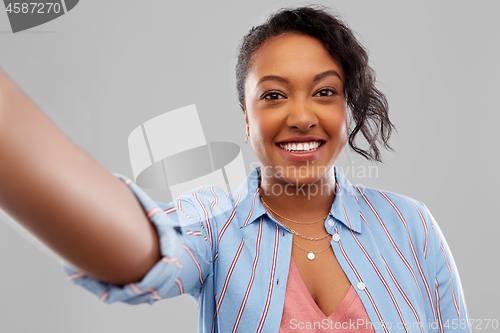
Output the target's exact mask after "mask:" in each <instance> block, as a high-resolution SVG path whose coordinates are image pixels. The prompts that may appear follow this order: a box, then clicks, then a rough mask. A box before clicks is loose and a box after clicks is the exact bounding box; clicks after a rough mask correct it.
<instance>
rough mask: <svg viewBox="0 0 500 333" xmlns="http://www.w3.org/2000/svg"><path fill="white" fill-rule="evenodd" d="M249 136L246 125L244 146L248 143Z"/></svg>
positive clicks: (248, 129)
mask: <svg viewBox="0 0 500 333" xmlns="http://www.w3.org/2000/svg"><path fill="white" fill-rule="evenodd" d="M249 136H250V128H249V127H248V124H247V128H246V130H245V144H246V143H247V142H248V137H249Z"/></svg>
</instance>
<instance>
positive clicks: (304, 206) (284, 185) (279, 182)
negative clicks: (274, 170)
mask: <svg viewBox="0 0 500 333" xmlns="http://www.w3.org/2000/svg"><path fill="white" fill-rule="evenodd" d="M260 195H261V196H262V198H263V200H265V202H266V203H267V204H268V205H269V206H270V207H271V208H272V209H273V210H274V211H276V212H277V213H279V214H280V215H283V216H285V217H288V218H292V219H294V220H298V221H304V222H306V221H313V220H316V219H320V218H323V217H324V216H326V215H328V213H329V212H330V209H331V206H332V203H333V200H334V199H335V175H334V172H333V169H332V170H331V172H329V173H327V174H325V175H324V176H323V177H321V178H319V179H317V180H316V181H314V182H311V183H300V182H292V181H287V180H284V179H275V178H272V177H266V176H265V175H262V181H261V184H260Z"/></svg>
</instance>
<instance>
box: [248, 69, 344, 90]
mask: <svg viewBox="0 0 500 333" xmlns="http://www.w3.org/2000/svg"><path fill="white" fill-rule="evenodd" d="M326 76H336V77H338V78H339V79H340V82H342V78H341V77H340V74H339V73H337V71H334V70H333V69H331V70H328V71H325V72H323V73H319V74H318V75H316V76H315V77H314V79H313V82H316V81H319V80H321V79H322V78H324V77H326ZM265 81H277V82H282V83H287V84H288V83H289V82H290V81H288V79H286V78H284V77H281V76H277V75H266V76H263V77H261V78H260V80H259V82H257V84H256V85H255V89H257V87H258V86H259V84H261V83H262V82H265Z"/></svg>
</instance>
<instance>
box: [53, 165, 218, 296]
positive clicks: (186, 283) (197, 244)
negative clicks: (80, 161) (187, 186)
mask: <svg viewBox="0 0 500 333" xmlns="http://www.w3.org/2000/svg"><path fill="white" fill-rule="evenodd" d="M114 176H116V177H118V178H119V179H121V180H122V181H123V182H124V183H125V184H126V185H128V187H129V188H130V189H131V190H132V192H133V193H134V194H135V196H136V198H137V200H138V201H139V202H140V204H141V206H142V208H143V210H144V213H145V214H146V215H147V216H148V218H149V220H150V221H151V223H153V224H154V226H155V228H156V230H157V232H158V235H159V239H160V252H161V255H162V259H161V260H160V261H159V262H158V263H156V265H155V266H153V268H152V269H151V270H150V271H149V272H148V273H147V274H146V276H144V278H143V279H142V281H140V282H137V283H130V284H127V285H125V286H123V287H119V286H115V285H112V284H109V283H106V282H103V281H99V280H96V279H94V278H91V277H90V276H88V275H87V274H85V272H82V271H79V270H77V269H75V268H73V267H71V266H70V265H69V264H67V263H65V262H63V265H62V268H63V271H64V272H65V274H66V275H67V276H68V278H69V279H70V280H71V281H73V283H75V284H77V285H80V286H82V287H84V288H85V289H87V290H89V291H90V292H92V293H93V294H95V295H96V296H98V297H99V299H100V300H102V301H103V302H106V303H114V302H124V303H128V304H139V303H149V304H153V303H154V302H156V301H158V300H160V299H163V298H170V297H175V296H178V295H181V294H189V295H190V296H192V297H193V298H194V299H195V301H196V300H198V298H199V294H200V292H201V290H202V287H203V282H204V281H205V278H206V277H207V276H209V274H211V271H212V258H213V254H214V246H213V243H212V239H214V237H213V235H214V233H215V232H216V231H215V230H214V228H213V227H212V224H213V223H211V222H213V218H212V216H211V215H210V210H209V209H205V207H204V205H203V204H202V202H201V201H200V200H199V198H198V197H197V195H196V194H194V195H192V193H191V192H190V193H189V194H187V195H182V196H180V197H179V198H177V199H176V200H174V201H172V202H171V203H170V204H164V203H158V202H154V201H153V200H152V199H151V198H150V197H149V196H148V195H147V194H145V193H144V191H142V190H141V188H139V186H137V185H136V184H135V183H133V182H132V181H131V180H130V179H127V178H126V177H124V176H122V175H119V174H114Z"/></svg>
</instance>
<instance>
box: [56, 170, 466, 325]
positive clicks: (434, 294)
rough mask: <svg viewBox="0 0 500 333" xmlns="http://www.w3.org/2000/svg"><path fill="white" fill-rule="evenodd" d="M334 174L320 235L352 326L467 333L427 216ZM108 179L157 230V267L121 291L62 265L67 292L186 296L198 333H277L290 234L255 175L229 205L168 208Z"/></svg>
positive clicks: (443, 248)
mask: <svg viewBox="0 0 500 333" xmlns="http://www.w3.org/2000/svg"><path fill="white" fill-rule="evenodd" d="M334 172H335V178H336V196H335V200H334V202H333V204H332V207H331V210H330V214H329V216H328V218H327V220H326V221H325V228H326V230H327V232H328V233H330V234H331V235H333V236H334V237H332V240H331V244H332V248H333V251H334V253H335V256H336V257H337V260H338V262H339V264H340V265H341V267H342V269H343V270H344V272H345V274H346V275H347V277H348V278H349V280H350V282H351V284H352V285H353V286H354V287H355V289H356V292H357V293H358V295H359V297H360V299H361V301H362V302H363V305H364V307H365V309H366V312H367V314H368V316H369V318H370V323H357V324H358V325H370V326H369V327H373V328H374V329H375V331H376V332H377V333H378V332H393V331H398V332H422V333H423V332H445V331H446V332H462V331H463V332H470V328H469V323H468V314H467V307H466V303H465V299H464V294H463V290H462V285H461V283H460V278H459V275H458V272H457V268H456V266H455V262H454V260H453V257H452V255H451V252H450V250H449V248H448V245H447V243H446V241H445V239H444V237H443V234H442V233H441V230H440V229H439V226H438V225H437V223H436V221H435V220H434V218H433V217H432V215H431V213H430V212H429V210H428V209H427V208H426V206H425V205H424V204H423V203H422V202H419V201H417V200H414V199H411V198H408V197H405V196H402V195H398V194H394V193H390V192H386V191H380V190H376V189H369V188H361V187H357V186H353V185H351V184H350V183H349V181H348V180H347V179H346V178H345V177H344V175H343V174H342V173H341V172H340V171H339V169H338V168H336V167H334ZM116 176H117V177H119V178H120V179H122V180H123V181H124V182H125V183H126V184H127V185H128V186H129V188H130V189H131V190H132V191H133V192H134V194H135V195H136V197H137V199H138V200H139V201H140V203H141V204H142V206H143V208H144V211H145V213H146V214H147V215H148V217H149V218H150V220H151V222H152V223H154V225H155V227H156V228H157V230H158V234H159V237H160V246H161V254H162V256H163V258H162V259H161V261H159V262H158V263H157V264H156V265H155V266H154V267H153V268H152V269H151V271H150V272H149V273H148V274H147V275H146V276H145V277H144V279H143V280H142V281H141V282H138V283H131V284H128V285H126V286H124V287H117V286H113V285H110V284H107V283H104V282H101V281H97V280H94V279H92V278H90V277H88V276H86V275H85V273H83V272H79V271H76V270H74V269H72V268H70V267H69V266H67V265H65V266H64V270H65V272H66V273H67V274H68V275H69V278H70V279H71V280H72V281H74V283H76V284H78V285H81V286H83V287H85V288H87V289H88V290H90V291H91V292H93V293H94V294H96V295H97V296H98V297H99V298H100V299H101V300H102V301H104V302H106V303H113V302H117V301H119V302H126V303H129V304H137V303H150V304H153V303H154V302H156V301H158V300H161V299H162V298H169V297H174V296H177V295H180V294H184V293H185V294H189V295H190V296H191V297H192V298H193V299H194V300H195V301H196V302H197V304H198V308H199V324H198V330H199V332H253V333H254V332H275V333H276V332H278V330H279V327H280V322H281V317H282V313H283V304H284V300H285V292H286V285H287V277H288V270H289V264H290V256H291V252H292V237H293V234H292V233H290V232H289V231H288V230H287V229H286V228H285V227H284V226H283V225H282V224H281V223H280V222H279V221H277V220H276V219H274V218H273V217H272V216H271V215H270V214H269V213H268V212H267V211H266V209H265V207H264V206H263V205H262V203H261V201H260V200H259V187H258V184H259V178H260V169H259V168H256V169H254V170H252V172H251V173H250V174H249V175H248V177H247V179H246V180H245V181H244V182H243V183H242V184H241V185H240V187H239V188H238V189H236V190H235V191H233V192H232V193H230V194H229V195H228V194H226V193H225V192H224V191H223V190H221V189H219V188H217V187H213V186H203V187H200V188H197V189H195V190H192V191H189V192H186V193H184V194H183V195H181V196H180V197H179V198H177V199H176V200H174V201H172V202H171V203H169V204H164V203H157V202H154V201H153V200H151V199H150V198H149V197H148V196H147V195H146V194H145V193H144V192H143V191H142V190H141V189H140V188H139V187H138V186H137V185H136V184H134V183H133V182H131V181H130V180H129V179H127V178H125V177H123V176H121V175H116ZM322 324H323V325H330V326H328V328H326V326H325V327H324V328H325V330H328V329H332V330H333V329H334V323H322ZM351 327H352V326H351Z"/></svg>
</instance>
